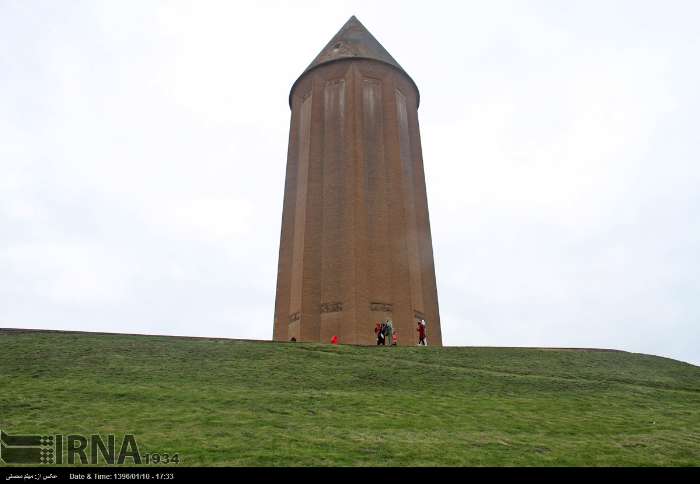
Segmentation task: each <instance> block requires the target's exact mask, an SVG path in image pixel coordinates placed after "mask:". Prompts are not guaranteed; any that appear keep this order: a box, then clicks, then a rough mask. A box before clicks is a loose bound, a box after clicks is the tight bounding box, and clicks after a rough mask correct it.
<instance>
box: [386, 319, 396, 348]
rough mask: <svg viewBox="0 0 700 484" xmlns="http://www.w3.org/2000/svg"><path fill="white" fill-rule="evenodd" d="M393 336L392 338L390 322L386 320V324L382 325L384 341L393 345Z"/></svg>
mask: <svg viewBox="0 0 700 484" xmlns="http://www.w3.org/2000/svg"><path fill="white" fill-rule="evenodd" d="M393 336H394V325H393V323H392V322H391V319H387V320H386V323H385V324H384V341H388V342H389V345H391V344H392V343H393V341H394V340H393Z"/></svg>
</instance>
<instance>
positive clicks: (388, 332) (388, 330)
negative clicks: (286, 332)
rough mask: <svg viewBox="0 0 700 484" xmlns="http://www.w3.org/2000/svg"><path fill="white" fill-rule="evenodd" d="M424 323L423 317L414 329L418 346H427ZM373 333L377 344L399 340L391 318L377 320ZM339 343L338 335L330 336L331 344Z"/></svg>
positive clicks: (393, 343) (382, 344) (294, 338)
mask: <svg viewBox="0 0 700 484" xmlns="http://www.w3.org/2000/svg"><path fill="white" fill-rule="evenodd" d="M426 323H427V322H426V320H425V319H421V320H420V321H418V327H417V328H416V331H417V332H418V346H428V340H427V338H426V337H425V327H426ZM374 334H375V335H376V336H377V346H386V344H387V341H388V342H389V345H390V346H396V344H397V343H398V340H399V334H398V332H396V331H394V324H393V323H392V322H391V319H387V320H386V321H383V322H382V321H379V322H378V323H377V324H376V325H375V326H374ZM296 340H297V339H296V337H292V338H291V339H290V341H292V342H294V341H296ZM339 343H340V340H339V339H338V336H337V335H333V337H332V338H331V344H333V345H337V344H339Z"/></svg>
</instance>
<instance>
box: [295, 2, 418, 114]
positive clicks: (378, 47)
mask: <svg viewBox="0 0 700 484" xmlns="http://www.w3.org/2000/svg"><path fill="white" fill-rule="evenodd" d="M343 59H371V60H375V61H379V62H382V63H384V64H388V65H390V66H392V67H394V68H395V69H398V70H399V71H401V72H402V73H403V74H404V75H405V76H406V77H408V79H409V80H410V81H411V83H412V84H413V85H414V86H415V87H416V93H418V87H417V86H416V83H415V82H413V79H411V76H409V75H408V73H407V72H406V71H404V70H403V67H401V65H400V64H399V63H398V62H396V59H394V58H393V57H392V56H391V54H389V52H387V50H386V49H385V48H384V47H383V46H382V44H380V43H379V41H378V40H377V39H375V38H374V36H373V35H372V34H371V33H370V32H369V30H367V28H365V26H364V25H362V23H361V22H360V21H359V20H358V19H357V17H355V16H354V15H353V16H352V17H350V19H349V20H348V21H347V22H345V25H343V26H342V27H341V29H340V30H339V31H338V33H337V34H335V35H334V36H333V38H332V39H331V40H330V42H328V44H326V46H325V47H324V48H323V49H322V50H321V52H320V53H319V54H318V55H317V56H316V58H315V59H314V60H313V61H312V62H311V64H309V67H307V68H306V69H305V70H304V72H303V73H302V74H301V76H299V78H298V79H297V80H296V81H295V82H294V85H293V86H292V89H291V91H290V93H289V105H290V106H291V104H292V91H294V86H296V84H297V82H299V79H301V78H302V77H304V75H305V74H306V73H307V72H309V71H311V70H313V69H315V68H316V67H318V66H320V65H323V64H327V63H329V62H335V61H339V60H343ZM418 96H419V102H420V95H418Z"/></svg>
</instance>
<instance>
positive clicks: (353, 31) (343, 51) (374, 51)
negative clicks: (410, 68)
mask: <svg viewBox="0 0 700 484" xmlns="http://www.w3.org/2000/svg"><path fill="white" fill-rule="evenodd" d="M353 57H356V58H364V59H374V60H377V61H380V62H384V63H385V64H390V65H392V66H394V67H396V68H397V69H399V70H401V71H403V68H402V67H401V66H400V65H399V63H398V62H396V60H395V59H394V58H393V57H391V54H389V52H387V50H386V49H385V48H384V47H382V44H380V43H379V42H378V41H377V39H375V38H374V36H373V35H372V34H370V33H369V30H367V29H366V28H365V26H364V25H362V23H361V22H360V21H359V20H357V17H355V16H354V15H353V16H352V17H350V19H349V20H348V21H347V22H345V25H343V27H342V28H341V29H340V30H339V31H338V33H337V34H335V36H334V37H333V38H332V39H331V40H330V42H328V44H327V45H326V46H325V47H324V48H323V50H322V51H321V53H320V54H318V55H317V56H316V58H315V59H314V60H313V62H312V63H311V64H310V65H309V67H307V68H306V69H305V70H304V72H305V73H306V72H307V71H309V70H311V69H313V68H314V67H316V66H319V65H321V64H325V63H327V62H333V61H336V60H339V59H346V58H353ZM404 72H405V71H404Z"/></svg>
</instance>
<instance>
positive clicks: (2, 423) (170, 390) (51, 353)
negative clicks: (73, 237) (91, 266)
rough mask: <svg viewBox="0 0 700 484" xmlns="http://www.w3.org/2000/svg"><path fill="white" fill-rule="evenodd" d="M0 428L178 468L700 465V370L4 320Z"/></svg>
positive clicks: (577, 357)
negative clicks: (130, 445) (162, 455)
mask: <svg viewBox="0 0 700 484" xmlns="http://www.w3.org/2000/svg"><path fill="white" fill-rule="evenodd" d="M0 428H2V429H3V430H5V431H6V432H8V433H10V434H15V433H22V432H25V433H61V432H63V433H82V434H88V435H89V434H93V433H101V434H106V433H110V432H112V433H116V434H119V435H121V434H124V433H133V434H135V435H136V438H137V440H138V443H139V446H140V447H141V449H142V450H145V451H148V452H166V451H169V452H176V451H177V452H179V454H180V457H181V464H182V465H254V466H258V465H266V466H267V465H372V466H381V465H421V466H422V465H528V466H542V465H544V466H549V465H586V466H589V465H698V464H700V368H699V367H695V366H692V365H689V364H685V363H681V362H678V361H673V360H669V359H665V358H659V357H655V356H648V355H640V354H630V353H625V352H617V351H579V350H557V349H552V350H547V349H515V348H431V347H427V348H422V347H421V348H417V347H405V348H402V347H398V348H389V347H386V348H376V347H352V346H330V345H322V344H302V343H269V342H250V341H237V340H224V339H195V338H178V337H161V336H134V335H112V334H89V333H64V332H37V331H26V332H21V331H20V332H18V331H2V330H0Z"/></svg>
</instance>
